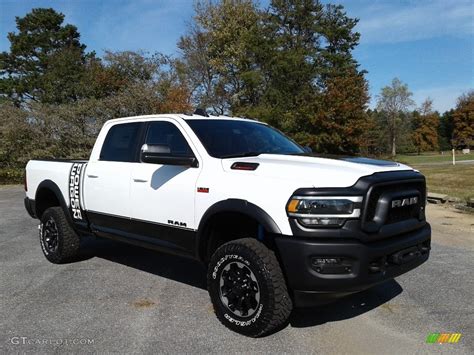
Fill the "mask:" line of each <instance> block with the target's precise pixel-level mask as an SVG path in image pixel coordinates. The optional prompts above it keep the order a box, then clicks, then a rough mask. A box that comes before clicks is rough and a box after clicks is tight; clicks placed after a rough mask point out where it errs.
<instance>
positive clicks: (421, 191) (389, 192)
mask: <svg viewBox="0 0 474 355" xmlns="http://www.w3.org/2000/svg"><path fill="white" fill-rule="evenodd" d="M405 192H406V193H405ZM414 193H416V195H417V197H418V202H417V203H416V204H414V205H407V206H402V207H397V208H392V207H391V201H392V199H393V198H392V197H393V196H399V197H400V198H403V197H413V195H414ZM366 199H367V200H366V204H365V213H364V217H363V227H365V228H364V229H365V230H367V231H375V230H374V228H375V227H378V228H377V229H379V228H380V227H382V226H383V225H387V224H393V223H398V222H402V221H405V220H408V219H412V218H416V219H419V218H420V216H422V213H421V212H422V209H423V208H424V205H425V200H426V186H425V182H424V181H420V180H417V181H410V180H407V181H396V182H395V181H394V182H389V183H383V184H379V185H374V186H372V187H371V188H370V189H369V191H368V193H367V196H366ZM383 203H385V204H387V203H388V208H387V209H385V210H383V209H380V208H378V207H379V205H380V204H383ZM378 214H379V215H378Z"/></svg>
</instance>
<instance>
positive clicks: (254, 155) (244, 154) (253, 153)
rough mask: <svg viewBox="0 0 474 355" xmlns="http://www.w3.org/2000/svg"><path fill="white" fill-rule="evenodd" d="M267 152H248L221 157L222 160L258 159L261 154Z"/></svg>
mask: <svg viewBox="0 0 474 355" xmlns="http://www.w3.org/2000/svg"><path fill="white" fill-rule="evenodd" d="M264 153H265V152H246V153H239V154H229V155H223V156H221V159H227V158H243V157H256V156H259V155H260V154H264Z"/></svg>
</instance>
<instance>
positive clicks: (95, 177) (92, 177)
mask: <svg viewBox="0 0 474 355" xmlns="http://www.w3.org/2000/svg"><path fill="white" fill-rule="evenodd" d="M87 177H88V178H91V179H97V178H98V177H99V175H92V174H87Z"/></svg>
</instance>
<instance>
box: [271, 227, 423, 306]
mask: <svg viewBox="0 0 474 355" xmlns="http://www.w3.org/2000/svg"><path fill="white" fill-rule="evenodd" d="M430 242H431V227H430V225H429V224H428V223H426V224H425V225H424V226H423V227H422V228H420V229H417V230H415V231H411V232H409V233H405V234H402V235H398V236H395V237H392V238H388V239H384V240H378V241H374V242H361V241H357V240H355V239H346V238H344V239H342V238H341V239H337V238H334V239H332V238H300V237H291V236H279V237H276V238H275V243H276V246H277V249H278V252H279V256H280V258H281V262H282V266H283V269H284V272H285V274H286V277H287V280H288V285H289V287H290V288H291V289H292V290H293V294H294V301H295V304H296V306H299V307H308V306H313V305H316V304H320V303H321V301H322V300H323V301H325V300H326V299H331V298H334V297H340V296H343V295H347V294H350V293H354V292H358V291H362V290H364V289H367V288H370V287H371V286H373V285H375V284H377V283H380V282H383V281H386V280H390V279H392V278H394V277H396V276H399V275H401V274H404V273H405V272H407V271H410V270H412V269H414V268H415V267H417V266H419V265H420V264H422V263H424V262H425V261H426V260H427V259H428V257H429V249H430ZM322 259H323V260H338V261H339V264H340V265H322V264H320V263H319V261H321V260H322Z"/></svg>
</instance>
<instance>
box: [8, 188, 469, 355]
mask: <svg viewBox="0 0 474 355" xmlns="http://www.w3.org/2000/svg"><path fill="white" fill-rule="evenodd" d="M23 197H24V192H23V191H22V188H21V187H19V186H7V187H0V353H2V354H3V353H63V352H68V353H70V352H80V353H92V352H100V353H102V352H108V353H110V352H113V353H127V354H131V353H180V354H181V353H193V354H194V353H298V354H306V353H318V354H350V353H351V354H352V353H353V354H403V353H409V354H413V353H419V354H425V353H459V354H469V353H470V354H472V353H474V305H473V303H474V302H473V300H474V276H473V272H474V215H466V214H460V213H458V212H456V211H454V210H451V209H449V208H446V207H443V206H429V208H428V217H429V220H430V222H431V223H432V227H433V242H432V254H431V257H430V260H429V261H428V262H427V263H425V264H423V265H422V266H420V267H419V268H417V269H415V270H413V271H412V272H410V273H408V274H405V275H402V276H401V277H398V278H397V279H396V280H393V281H389V282H387V283H385V284H382V285H379V286H376V287H375V288H372V289H370V290H368V291H365V292H362V293H359V294H356V295H352V296H349V297H347V298H345V299H342V300H340V301H338V302H337V303H334V304H331V305H327V306H324V307H320V308H316V309H310V310H303V309H302V310H297V311H294V312H293V314H292V316H291V319H290V322H289V324H288V326H286V327H285V328H284V329H282V330H281V331H279V332H277V333H275V334H272V335H270V336H267V337H265V338H260V339H250V338H246V337H244V336H241V335H238V334H235V333H233V332H231V331H229V330H227V329H226V328H225V327H224V326H222V325H221V324H220V323H219V321H218V320H217V319H216V317H215V315H214V313H213V310H212V306H211V303H210V300H209V297H208V294H207V291H206V288H205V271H204V269H203V267H202V266H201V265H200V264H198V263H196V262H193V261H190V260H186V259H181V258H177V257H173V256H169V255H165V254H160V253H156V252H152V251H148V250H144V249H140V248H138V247H132V246H128V245H122V244H119V243H114V242H111V241H107V240H93V239H87V240H85V241H84V250H85V251H84V254H83V258H82V260H81V261H79V262H75V263H71V264H66V265H53V264H51V263H49V262H48V261H47V260H46V259H45V258H44V257H43V255H42V252H41V249H40V245H39V241H38V231H37V224H38V221H37V220H33V219H31V218H30V217H29V216H28V215H27V213H26V211H25V209H24V207H23ZM435 332H438V333H462V337H461V339H460V341H459V343H457V344H427V343H426V338H427V336H428V334H430V333H435Z"/></svg>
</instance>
